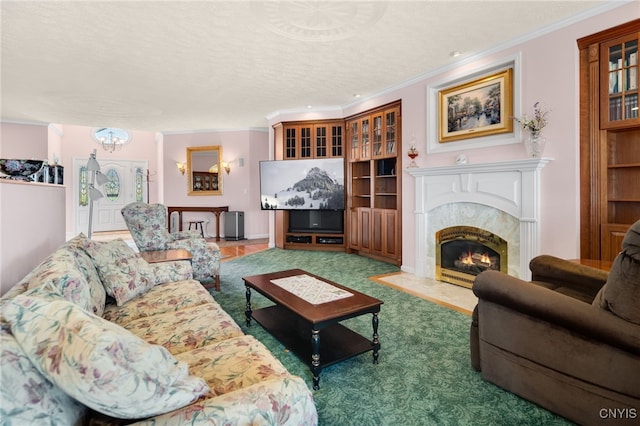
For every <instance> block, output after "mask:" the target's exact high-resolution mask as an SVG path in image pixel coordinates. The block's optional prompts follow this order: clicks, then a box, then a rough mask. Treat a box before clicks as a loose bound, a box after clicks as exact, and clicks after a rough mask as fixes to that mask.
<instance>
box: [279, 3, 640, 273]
mask: <svg viewBox="0 0 640 426" xmlns="http://www.w3.org/2000/svg"><path fill="white" fill-rule="evenodd" d="M638 16H639V14H638V5H637V3H627V4H626V5H624V6H622V7H619V8H617V9H614V10H612V11H609V12H606V13H603V14H600V15H599V16H597V17H593V18H589V19H586V20H583V21H581V22H577V23H574V24H572V25H569V26H566V27H564V28H561V29H559V30H556V31H554V32H551V33H548V34H545V35H542V36H539V37H537V38H535V39H531V40H526V41H522V42H521V43H519V44H513V45H512V46H509V47H507V46H505V47H504V48H503V49H501V50H499V51H495V52H493V53H491V54H485V55H481V56H479V57H475V58H472V59H471V60H467V61H466V62H464V63H462V64H461V65H458V66H455V67H453V66H451V67H448V68H446V69H443V70H441V71H440V72H435V73H430V74H428V75H425V76H424V78H423V79H417V80H416V82H415V83H412V84H410V85H407V86H405V87H398V88H396V89H389V90H387V91H386V92H385V94H383V95H379V96H375V97H372V98H369V99H366V100H364V101H362V102H360V103H357V104H353V105H350V106H348V107H346V108H344V110H343V113H342V115H341V116H342V117H346V116H350V115H353V114H356V113H358V112H362V111H366V110H368V109H370V108H374V107H377V106H380V105H384V104H386V103H388V102H392V101H395V100H397V99H402V132H403V140H404V141H405V143H406V142H407V141H408V140H409V138H410V137H411V134H412V133H413V134H414V135H415V138H416V142H417V146H418V149H419V151H420V156H419V157H418V159H417V163H418V165H419V166H420V167H436V166H445V165H453V164H455V158H456V157H457V156H458V155H459V154H460V153H465V154H466V155H467V157H468V160H469V162H470V163H486V162H496V161H506V160H512V159H519V158H526V152H525V150H524V145H523V144H522V143H517V144H511V145H504V146H500V147H490V148H481V149H465V150H461V151H451V152H446V153H433V154H427V152H426V151H427V150H426V146H427V138H428V137H430V136H429V129H428V128H427V126H428V119H427V117H428V114H434V112H433V111H428V110H427V109H428V97H427V88H428V87H429V86H431V85H438V84H441V83H442V82H443V81H444V82H446V81H449V80H456V79H460V78H462V77H464V75H465V74H466V75H469V74H473V73H474V72H475V71H477V70H478V69H483V68H485V67H487V66H488V65H490V64H493V63H499V62H501V61H503V60H504V58H505V57H510V56H514V55H519V57H520V58H521V64H520V65H521V78H522V84H521V88H522V91H521V94H520V95H521V96H520V101H521V106H522V110H523V112H528V113H531V111H532V107H533V104H534V103H535V102H537V101H541V102H542V103H543V104H544V105H546V106H547V107H549V108H550V109H551V110H552V112H551V116H550V123H549V125H548V126H547V127H546V128H545V132H544V133H545V135H546V138H547V147H546V149H545V152H544V156H545V157H549V158H552V159H553V161H552V162H551V164H549V165H548V166H547V167H546V168H545V169H544V170H543V172H542V193H543V200H542V208H541V217H542V219H541V222H542V223H541V229H542V232H541V247H540V249H541V252H543V253H549V254H553V255H556V256H559V257H564V258H577V257H579V254H580V246H579V244H580V241H579V229H580V223H579V217H580V199H579V187H580V182H579V127H578V126H579V115H578V111H579V92H578V89H579V63H578V57H579V54H578V48H577V45H576V40H577V39H578V38H581V37H584V36H586V35H589V34H593V33H595V32H598V31H600V30H603V29H606V28H610V27H613V26H616V25H619V24H622V23H624V22H627V21H629V20H631V19H635V18H637V17H638ZM307 116H308V113H306V112H305V113H300V114H298V115H297V116H296V115H295V114H290V113H289V114H287V115H286V117H284V116H274V117H272V118H271V119H270V124H275V123H277V122H280V121H287V120H302V119H306V118H307ZM335 116H336V115H335V112H331V113H329V114H326V116H323V115H322V114H321V113H320V114H317V115H316V116H315V117H314V118H331V117H335ZM405 148H407V147H406V146H405V147H403V149H405ZM408 160H409V159H408V157H405V158H404V163H405V164H407V161H408ZM402 182H403V188H402V209H403V210H402V213H403V214H402V224H403V230H402V238H403V244H402V250H403V265H402V268H403V270H407V271H413V270H414V269H415V265H416V262H417V259H415V246H416V241H415V231H414V228H415V226H414V217H413V211H414V209H415V202H414V198H415V193H414V191H415V186H414V179H413V178H412V177H411V176H409V175H408V174H405V175H404V176H403V181H402Z"/></svg>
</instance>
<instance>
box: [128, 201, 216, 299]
mask: <svg viewBox="0 0 640 426" xmlns="http://www.w3.org/2000/svg"><path fill="white" fill-rule="evenodd" d="M121 212H122V217H124V221H125V223H126V224H127V227H128V228H129V232H131V236H132V237H133V241H134V242H135V243H136V246H138V250H140V251H152V250H172V249H180V248H181V249H185V250H188V251H189V252H190V253H191V255H192V256H193V259H192V267H193V277H194V279H196V280H198V281H200V282H202V283H203V284H204V283H205V282H210V281H214V283H213V285H214V286H215V289H216V290H218V291H219V290H220V248H219V247H218V246H217V245H216V244H215V243H207V241H206V240H205V239H204V238H202V236H201V235H200V233H198V232H194V231H182V232H176V233H169V232H168V231H167V208H166V207H165V206H164V205H163V204H147V203H141V202H135V203H130V204H127V205H126V206H124V207H123V208H122V210H121ZM204 285H205V287H209V286H210V285H208V284H204Z"/></svg>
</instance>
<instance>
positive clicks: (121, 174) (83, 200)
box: [73, 158, 148, 234]
mask: <svg viewBox="0 0 640 426" xmlns="http://www.w3.org/2000/svg"><path fill="white" fill-rule="evenodd" d="M98 162H99V163H100V171H101V172H102V173H103V174H105V175H106V176H107V178H108V179H109V181H108V182H107V183H106V184H104V185H98V183H97V182H96V183H95V187H96V189H98V190H99V191H100V192H101V193H102V195H103V197H102V198H100V199H97V200H94V201H93V221H92V232H100V231H120V230H126V229H127V225H126V224H125V223H124V219H123V218H122V213H121V212H120V210H121V209H122V207H124V206H125V205H127V204H129V203H131V202H134V201H146V200H147V185H146V182H145V179H146V172H147V168H148V161H146V160H109V159H101V158H98ZM86 164H87V159H86V158H76V159H74V167H73V171H74V173H73V185H74V188H75V190H74V191H73V192H74V203H73V205H74V217H75V225H76V226H75V228H76V233H79V232H83V233H85V234H87V232H88V227H89V207H90V204H91V200H90V199H89V196H88V191H87V188H88V185H89V184H90V179H91V173H89V172H88V171H87V170H86Z"/></svg>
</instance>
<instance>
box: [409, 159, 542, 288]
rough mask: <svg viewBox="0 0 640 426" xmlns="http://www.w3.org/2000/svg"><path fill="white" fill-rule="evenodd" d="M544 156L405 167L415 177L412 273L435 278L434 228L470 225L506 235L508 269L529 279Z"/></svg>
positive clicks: (537, 240) (537, 230)
mask: <svg viewBox="0 0 640 426" xmlns="http://www.w3.org/2000/svg"><path fill="white" fill-rule="evenodd" d="M550 161H551V160H550V159H547V158H533V159H527V160H514V161H505V162H496V163H482V164H461V165H455V166H442V167H429V168H411V169H407V172H408V173H409V174H410V175H412V176H414V177H415V197H416V198H415V202H416V209H415V230H416V270H415V274H416V276H418V277H424V278H431V279H435V270H436V260H435V254H436V246H435V245H436V241H435V240H436V238H435V233H436V231H439V230H441V229H443V228H447V227H450V226H475V227H478V228H481V229H485V230H488V231H490V232H493V233H494V234H497V235H499V236H500V237H501V238H503V239H505V240H506V241H507V243H508V249H507V255H508V273H509V275H513V276H515V277H520V278H523V279H530V276H531V272H530V271H529V261H530V260H531V258H533V257H534V256H536V255H538V254H539V247H540V201H541V194H540V174H541V170H542V169H543V168H544V167H545V166H546V165H547V164H548V163H549V162H550Z"/></svg>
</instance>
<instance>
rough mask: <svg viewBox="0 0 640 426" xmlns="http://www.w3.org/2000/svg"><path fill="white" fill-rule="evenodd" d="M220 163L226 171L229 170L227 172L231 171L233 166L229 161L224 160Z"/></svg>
mask: <svg viewBox="0 0 640 426" xmlns="http://www.w3.org/2000/svg"><path fill="white" fill-rule="evenodd" d="M220 165H221V166H222V168H223V169H224V171H225V172H227V174H229V172H230V171H231V166H229V163H227V162H225V161H222V162H221V163H220Z"/></svg>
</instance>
